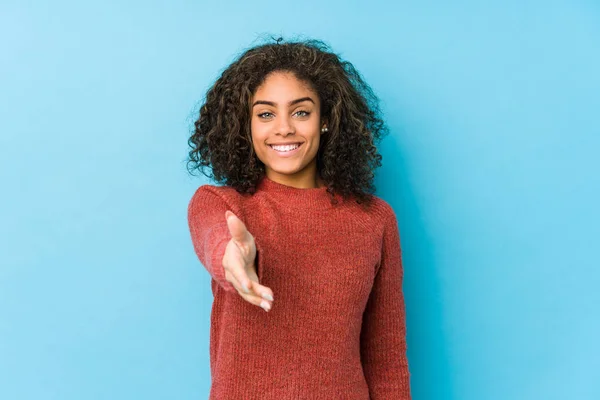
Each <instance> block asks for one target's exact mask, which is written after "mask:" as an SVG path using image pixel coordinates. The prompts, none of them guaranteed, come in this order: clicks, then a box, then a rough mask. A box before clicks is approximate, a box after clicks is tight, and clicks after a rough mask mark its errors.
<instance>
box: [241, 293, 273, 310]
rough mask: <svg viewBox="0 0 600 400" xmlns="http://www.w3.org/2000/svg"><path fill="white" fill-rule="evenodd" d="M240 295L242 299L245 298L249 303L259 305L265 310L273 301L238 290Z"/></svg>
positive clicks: (268, 308)
mask: <svg viewBox="0 0 600 400" xmlns="http://www.w3.org/2000/svg"><path fill="white" fill-rule="evenodd" d="M240 296H242V298H243V299H244V300H246V301H247V302H248V303H250V304H254V305H255V306H259V307H261V308H262V309H263V310H265V311H267V312H268V311H270V310H271V308H272V307H273V303H272V302H270V301H269V300H265V299H263V298H261V297H259V296H256V295H253V294H246V293H244V292H240Z"/></svg>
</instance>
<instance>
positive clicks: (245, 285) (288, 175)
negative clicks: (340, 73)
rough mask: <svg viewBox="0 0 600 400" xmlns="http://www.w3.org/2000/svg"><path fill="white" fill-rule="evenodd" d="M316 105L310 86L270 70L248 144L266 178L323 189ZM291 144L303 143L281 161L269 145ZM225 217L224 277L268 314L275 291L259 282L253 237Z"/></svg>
mask: <svg viewBox="0 0 600 400" xmlns="http://www.w3.org/2000/svg"><path fill="white" fill-rule="evenodd" d="M299 100H300V101H299ZM320 107H321V104H320V100H319V96H318V95H317V93H316V92H315V91H314V90H313V89H312V88H311V87H310V85H308V84H307V83H306V82H303V81H301V80H299V79H297V78H296V77H295V75H294V74H292V73H289V72H273V73H271V74H269V75H268V76H267V78H266V79H265V81H264V82H263V84H262V85H261V86H259V87H258V88H257V90H256V92H255V93H254V96H253V98H252V101H251V104H250V113H251V115H252V118H251V131H252V144H253V147H254V151H255V152H256V155H257V157H258V158H259V159H260V160H261V161H262V162H263V163H264V165H265V173H266V175H267V177H268V178H269V179H271V180H273V181H275V182H278V183H281V184H284V185H287V186H292V187H295V188H301V189H304V188H317V187H324V186H325V185H324V183H323V181H322V180H321V179H320V178H319V176H318V171H317V159H316V155H317V151H318V149H319V144H320V138H321V135H322V134H323V133H322V132H321V128H323V127H326V122H325V121H323V120H322V119H321V115H320ZM290 142H299V143H301V146H300V148H299V149H298V150H297V151H296V154H294V155H293V156H291V157H281V156H279V155H278V154H277V152H276V151H275V150H273V149H272V148H271V147H270V146H269V144H271V143H290ZM225 218H226V220H227V226H228V227H229V233H230V234H231V239H230V241H229V242H228V243H227V246H226V248H225V255H224V256H223V267H224V269H225V278H226V279H227V280H228V281H229V282H231V284H232V285H233V286H234V287H235V288H236V290H237V291H238V293H239V295H240V296H241V297H242V298H243V299H244V300H246V301H247V302H249V303H251V304H254V305H257V306H260V307H262V308H263V309H264V310H265V311H269V310H270V309H271V307H272V306H273V301H274V297H273V291H272V290H271V289H270V288H268V287H266V286H263V285H261V284H260V283H259V282H258V276H257V274H256V264H255V263H256V245H255V242H254V237H253V236H252V234H251V233H250V232H249V231H248V229H247V228H246V225H245V224H244V223H243V222H242V220H240V219H239V218H238V217H237V216H236V215H235V214H234V213H232V212H231V211H227V212H226V213H225Z"/></svg>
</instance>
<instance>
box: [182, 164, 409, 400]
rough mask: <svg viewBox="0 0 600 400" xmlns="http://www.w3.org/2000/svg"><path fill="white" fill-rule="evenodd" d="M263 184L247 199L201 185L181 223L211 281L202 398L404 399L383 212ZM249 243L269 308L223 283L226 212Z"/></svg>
mask: <svg viewBox="0 0 600 400" xmlns="http://www.w3.org/2000/svg"><path fill="white" fill-rule="evenodd" d="M336 198H337V199H338V204H335V205H334V204H332V203H331V200H330V194H329V193H327V192H326V188H309V189H301V188H294V187H291V186H287V185H284V184H281V183H278V182H275V181H273V180H271V179H269V178H268V177H266V176H265V177H263V178H262V180H261V181H260V182H259V184H258V186H257V190H256V192H255V193H254V194H240V193H238V192H237V191H236V190H235V189H233V188H231V187H228V186H213V185H203V186H201V187H199V188H198V189H197V190H196V192H195V193H194V195H193V196H192V198H191V200H190V202H189V206H188V222H189V228H190V233H191V239H192V243H193V247H194V251H195V253H196V255H197V256H198V258H199V261H200V262H201V263H202V265H203V266H204V267H205V268H206V270H207V271H208V273H209V274H210V275H211V277H212V279H211V289H212V293H213V298H214V300H213V304H212V311H211V326H210V370H211V389H210V399H218V400H230V399H231V400H234V399H235V400H240V399H263V400H269V399H273V400H287V399H307V400H308V399H310V400H318V399H326V400H332V399H348V400H354V399H356V400H369V399H371V400H380V399H381V400H406V399H410V397H411V395H410V387H409V377H410V374H409V368H408V360H407V356H406V348H407V346H406V326H405V305H404V296H403V293H402V277H403V269H402V261H401V249H400V238H399V232H398V225H397V219H396V216H395V213H394V211H393V209H392V208H391V206H390V205H389V204H388V203H387V202H385V201H384V200H382V199H381V198H379V197H376V196H375V197H374V202H373V204H372V206H371V207H370V208H369V209H368V210H367V209H364V208H362V207H361V205H360V204H358V203H356V201H353V200H351V199H345V200H344V199H343V198H342V197H341V195H339V194H337V195H336ZM227 210H231V211H232V212H233V213H234V214H236V215H237V216H238V217H239V218H240V219H241V220H242V221H243V222H244V223H245V225H246V228H247V229H248V231H249V232H250V233H251V234H252V235H253V236H254V241H255V244H256V250H257V253H256V254H257V255H256V260H255V266H256V271H257V275H258V278H259V282H260V283H261V284H262V285H264V286H267V287H269V288H271V289H272V291H273V297H274V299H275V300H274V302H273V307H272V309H271V310H270V311H269V312H265V311H264V310H263V309H262V308H260V307H258V306H256V305H253V304H250V303H248V302H246V301H245V300H244V299H243V298H242V297H241V296H240V295H239V294H238V292H237V291H236V290H235V288H234V287H233V285H232V284H231V283H230V282H228V281H227V280H226V279H225V270H224V267H223V265H222V260H223V256H224V254H225V247H226V244H227V242H228V241H229V240H230V239H231V235H230V233H229V230H228V227H227V221H226V219H225V211H227Z"/></svg>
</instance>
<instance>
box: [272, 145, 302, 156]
mask: <svg viewBox="0 0 600 400" xmlns="http://www.w3.org/2000/svg"><path fill="white" fill-rule="evenodd" d="M303 144H304V143H296V144H293V145H271V144H269V145H268V146H269V147H270V148H271V150H273V151H274V152H275V153H276V154H277V155H278V156H280V157H291V156H293V155H295V154H296V153H298V150H300V148H301V147H302V145H303Z"/></svg>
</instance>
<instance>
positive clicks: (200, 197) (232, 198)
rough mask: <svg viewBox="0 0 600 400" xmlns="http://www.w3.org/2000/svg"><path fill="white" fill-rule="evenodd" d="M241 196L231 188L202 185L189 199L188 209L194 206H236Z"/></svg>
mask: <svg viewBox="0 0 600 400" xmlns="http://www.w3.org/2000/svg"><path fill="white" fill-rule="evenodd" d="M241 198H242V195H241V194H240V193H238V192H237V191H236V190H235V189H234V188H232V187H231V186H216V185H208V184H206V185H202V186H200V187H199V188H198V189H196V191H195V192H194V194H193V195H192V197H191V198H190V201H189V204H188V209H192V208H194V207H195V206H203V207H206V206H211V205H216V204H223V203H225V204H227V205H234V204H238V203H239V202H240V200H241Z"/></svg>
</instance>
